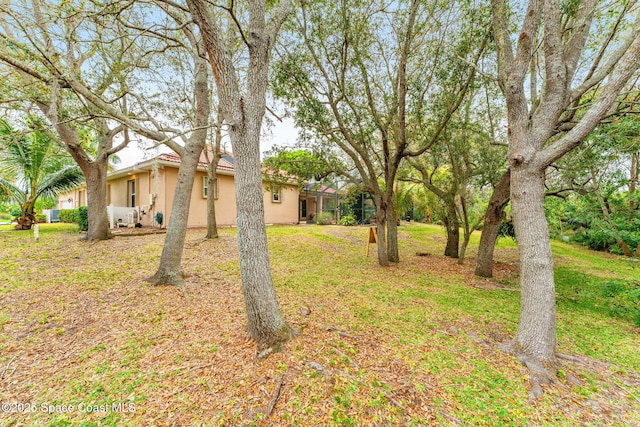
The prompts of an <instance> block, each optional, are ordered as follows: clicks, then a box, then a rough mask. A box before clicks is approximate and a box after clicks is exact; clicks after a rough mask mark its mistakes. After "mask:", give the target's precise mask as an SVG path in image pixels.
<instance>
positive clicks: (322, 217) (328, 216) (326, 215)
mask: <svg viewBox="0 0 640 427" xmlns="http://www.w3.org/2000/svg"><path fill="white" fill-rule="evenodd" d="M316 222H317V224H318V225H329V224H331V223H333V213H331V212H320V213H319V214H318V218H316Z"/></svg>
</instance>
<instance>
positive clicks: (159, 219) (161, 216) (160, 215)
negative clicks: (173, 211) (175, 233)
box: [153, 212, 164, 225]
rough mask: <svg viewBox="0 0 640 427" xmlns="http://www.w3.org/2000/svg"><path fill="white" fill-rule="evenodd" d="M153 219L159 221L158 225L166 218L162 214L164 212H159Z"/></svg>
mask: <svg viewBox="0 0 640 427" xmlns="http://www.w3.org/2000/svg"><path fill="white" fill-rule="evenodd" d="M153 219H154V220H155V221H156V222H157V223H158V225H162V220H163V219H164V215H162V212H158V213H156V215H155V216H154V217H153Z"/></svg>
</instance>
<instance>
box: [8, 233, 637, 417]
mask: <svg viewBox="0 0 640 427" xmlns="http://www.w3.org/2000/svg"><path fill="white" fill-rule="evenodd" d="M74 229H75V227H74V226H69V225H64V224H58V225H42V226H41V227H40V241H39V242H37V243H36V242H35V241H34V240H33V232H30V231H20V232H14V231H2V230H0V402H2V403H3V406H2V412H0V425H6V426H14V425H15V426H22V425H34V426H40V425H42V426H68V425H82V426H192V425H206V426H209V425H210V426H214V425H216V426H220V425H225V426H240V425H242V426H245V425H258V426H261V425H264V426H267V425H273V426H289V425H292V426H422V425H451V426H456V425H471V426H476V425H486V426H575V425H594V426H597V425H602V426H622V425H627V426H637V425H640V373H639V372H640V351H639V349H640V327H639V326H637V323H640V317H639V316H640V283H639V282H640V263H638V262H637V261H633V260H626V259H624V258H622V257H616V256H611V255H607V254H601V253H596V252H593V251H588V250H586V249H583V248H579V247H575V246H571V245H567V244H564V243H559V242H554V243H553V249H554V255H555V264H556V285H557V286H556V288H557V289H556V290H557V300H558V304H557V305H558V343H559V349H558V350H559V352H560V353H561V354H563V355H565V356H564V357H562V358H561V359H560V360H559V361H560V363H561V370H560V372H559V381H558V382H557V383H556V384H554V385H551V386H548V387H546V389H545V394H544V397H543V398H542V399H541V400H539V401H536V402H533V403H530V402H529V400H528V378H527V371H526V369H525V368H524V367H522V366H521V365H520V364H519V363H518V362H517V360H514V359H513V358H512V357H511V356H509V355H507V354H505V353H503V352H501V351H500V350H499V346H498V343H500V342H501V341H505V340H507V339H509V338H510V337H512V336H513V334H514V333H515V331H516V329H517V324H518V311H519V292H518V266H517V248H516V246H515V244H514V243H513V242H512V241H511V240H508V239H505V240H501V241H500V242H499V245H498V248H497V249H496V261H497V262H496V264H495V266H494V271H495V272H496V277H495V278H494V279H490V280H489V279H479V278H476V277H475V276H473V262H474V260H473V259H472V258H473V257H474V256H475V253H476V247H477V242H478V236H475V239H474V240H472V243H471V248H470V249H469V251H468V253H469V259H468V260H467V262H466V264H465V265H463V266H459V265H458V264H457V263H456V261H455V260H451V259H447V258H444V257H442V256H441V255H440V254H441V253H442V252H443V250H444V245H445V237H444V234H443V230H442V229H441V228H439V227H436V226H429V225H422V224H409V225H403V226H401V227H400V245H401V248H400V250H401V262H400V264H399V265H395V266H392V267H390V268H386V269H385V268H381V267H379V266H378V265H377V262H376V257H375V248H373V251H372V254H370V256H369V258H366V257H365V256H364V249H365V242H366V237H367V229H366V228H363V227H340V226H324V227H323V226H290V227H270V228H269V229H268V234H269V239H270V251H271V252H270V254H271V263H272V270H273V277H274V281H275V283H276V287H277V292H278V296H279V300H280V304H281V306H282V309H283V311H284V314H285V317H286V318H287V320H288V321H289V322H290V323H291V324H292V325H293V326H294V327H296V328H298V329H299V330H301V334H300V335H299V336H298V337H296V338H295V339H294V340H293V341H291V342H290V343H288V344H287V346H286V350H285V351H284V352H282V353H277V354H273V355H271V356H270V357H268V358H266V359H263V360H259V359H257V357H256V348H255V345H254V343H252V342H251V341H248V340H247V339H246V333H245V317H244V303H243V299H242V293H241V285H240V279H239V265H238V260H237V247H236V231H235V230H234V229H223V230H221V238H220V239H217V240H214V241H206V240H204V239H202V236H203V235H204V231H203V230H190V231H189V233H188V236H187V243H186V248H185V253H184V258H183V259H184V262H183V265H184V269H185V272H186V273H187V274H188V277H187V279H186V287H185V288H186V294H183V293H182V292H181V291H180V290H179V289H176V288H174V287H151V286H149V285H147V284H146V283H145V282H144V279H145V278H146V277H148V276H151V275H152V274H153V273H154V272H155V270H156V268H157V263H158V261H159V259H160V253H161V250H162V245H163V240H164V235H158V234H156V235H144V236H135V237H116V238H114V239H112V240H109V241H105V242H97V243H87V242H85V241H81V240H79V238H80V235H79V234H78V233H76V232H75V231H74ZM417 252H421V253H425V252H426V253H429V254H430V255H428V256H416V253H417ZM276 389H277V390H278V392H279V393H276ZM6 403H9V405H6ZM270 404H275V406H274V407H273V410H272V412H271V413H270V414H269V416H268V417H266V418H265V415H264V414H265V412H269V408H270Z"/></svg>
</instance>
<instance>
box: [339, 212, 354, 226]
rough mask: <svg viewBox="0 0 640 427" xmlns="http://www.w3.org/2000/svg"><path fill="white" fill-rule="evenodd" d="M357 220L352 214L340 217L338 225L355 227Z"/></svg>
mask: <svg viewBox="0 0 640 427" xmlns="http://www.w3.org/2000/svg"><path fill="white" fill-rule="evenodd" d="M357 223H358V220H357V219H356V217H355V216H353V215H352V214H349V215H344V216H342V217H340V225H356V224H357Z"/></svg>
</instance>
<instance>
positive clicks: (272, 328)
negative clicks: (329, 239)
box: [230, 117, 292, 348]
mask: <svg viewBox="0 0 640 427" xmlns="http://www.w3.org/2000/svg"><path fill="white" fill-rule="evenodd" d="M261 118H262V117H260V118H255V119H254V120H255V122H257V123H255V122H254V124H253V129H252V131H249V129H246V130H245V129H238V130H232V131H231V132H230V136H231V142H232V144H233V151H234V155H235V166H236V208H237V222H238V252H239V255H240V274H241V276H242V290H243V293H244V301H245V308H246V311H247V318H248V323H249V334H250V336H251V337H252V338H253V339H255V340H256V341H257V342H258V343H260V344H261V346H262V347H265V348H267V347H272V346H274V345H275V346H278V345H279V344H280V343H282V342H284V341H287V340H288V339H290V338H291V334H292V331H291V329H290V327H289V326H288V325H287V323H286V322H285V320H284V317H283V316H282V313H281V311H280V306H279V305H278V299H277V296H276V292H275V288H274V286H273V278H272V276H271V268H270V263H269V248H268V242H267V233H266V228H265V221H264V202H263V200H264V199H263V188H262V174H261V170H260V141H259V135H260V124H259V123H260V122H261Z"/></svg>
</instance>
